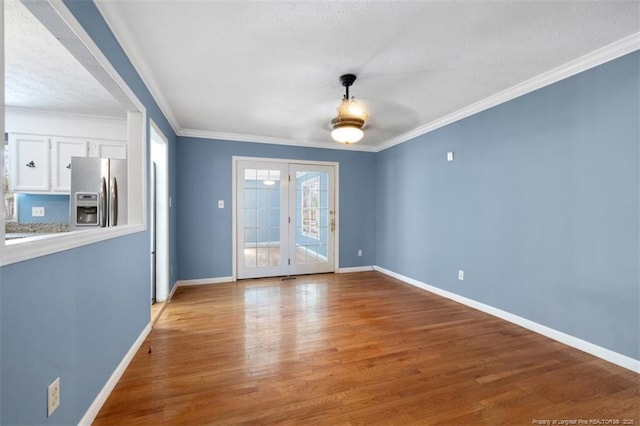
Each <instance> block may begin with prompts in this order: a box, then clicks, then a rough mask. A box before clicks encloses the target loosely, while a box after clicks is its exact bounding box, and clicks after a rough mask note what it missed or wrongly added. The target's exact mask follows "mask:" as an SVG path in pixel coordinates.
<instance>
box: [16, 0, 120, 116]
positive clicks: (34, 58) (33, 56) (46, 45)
mask: <svg viewBox="0 0 640 426" xmlns="http://www.w3.org/2000/svg"><path fill="white" fill-rule="evenodd" d="M4 19H5V22H4V31H5V106H8V107H18V108H28V109H35V110H40V111H52V112H64V113H73V114H83V115H94V116H107V117H124V116H125V108H124V107H123V106H122V105H121V104H120V103H119V102H118V101H116V99H115V98H114V97H113V96H112V95H111V94H110V93H109V92H108V91H107V90H106V89H105V88H104V87H103V86H102V85H100V84H99V83H98V81H97V80H96V79H95V78H94V77H93V76H92V75H91V74H90V73H89V72H88V71H87V70H86V69H85V68H84V67H83V66H82V65H81V64H80V63H79V62H78V60H77V59H76V58H75V57H74V56H73V55H72V54H71V53H69V51H67V50H66V49H65V47H63V46H62V44H61V43H60V42H59V41H58V40H57V39H56V37H54V36H53V35H52V34H51V33H50V32H49V31H48V30H47V29H46V28H45V27H44V26H43V25H42V24H41V23H40V21H38V20H37V19H36V18H35V17H34V16H33V15H32V14H31V12H29V11H28V10H27V9H26V8H25V7H24V5H23V4H22V3H20V2H19V1H18V0H5V1H4Z"/></svg>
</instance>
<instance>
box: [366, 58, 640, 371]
mask: <svg viewBox="0 0 640 426" xmlns="http://www.w3.org/2000/svg"><path fill="white" fill-rule="evenodd" d="M639 64H640V53H638V52H635V53H633V54H629V55H627V56H624V57H622V58H620V59H618V60H615V61H612V62H609V63H606V64H604V65H601V66H599V67H596V68H594V69H591V70H589V71H586V72H583V73H581V74H578V75H576V76H574V77H571V78H569V79H566V80H563V81H560V82H558V83H556V84H553V85H551V86H548V87H545V88H543V89H540V90H538V91H535V92H533V93H530V94H528V95H526V96H522V97H520V98H518V99H515V100H513V101H511V102H508V103H505V104H502V105H499V106H497V107H494V108H491V109H490V110H487V111H484V112H482V113H479V114H476V115H474V116H472V117H469V118H467V119H464V120H462V121H459V122H456V123H454V124H451V125H449V126H446V127H444V128H441V129H439V130H436V131H434V132H432V133H429V134H426V135H423V136H420V137H418V138H416V139H414V140H412V141H410V142H407V143H404V144H401V145H398V146H395V147H393V148H390V149H388V150H385V151H383V152H381V153H379V154H378V156H377V159H376V160H377V174H376V176H377V180H376V189H377V196H376V262H377V264H378V265H379V266H382V267H383V268H386V269H389V270H392V271H394V272H396V273H399V274H402V275H404V276H407V277H410V278H413V279H415V280H418V281H421V282H423V283H427V284H429V285H432V286H436V287H439V288H442V289H445V290H447V291H450V292H453V293H456V294H459V295H462V296H465V297H467V298H470V299H473V300H476V301H479V302H482V303H485V304H487V305H490V306H493V307H497V308H499V309H502V310H504V311H507V312H510V313H513V314H516V315H519V316H521V317H524V318H527V319H529V320H532V321H535V322H537V323H539V324H543V325H546V326H548V327H551V328H553V329H556V330H559V331H562V332H565V333H567V334H569V335H572V336H575V337H578V338H580V339H584V340H586V341H588V342H591V343H594V344H596V345H599V346H602V347H605V348H607V349H610V350H613V351H615V352H618V353H621V354H623V355H627V356H629V357H632V358H635V359H640V353H639V351H640V337H639V336H640V326H639V321H640V319H639V317H638V306H640V297H639V292H640V288H639V285H638V283H639V282H640V280H639V271H638V268H639V259H640V252H639V223H638V222H639V217H640V211H639V205H638V204H639V193H640V186H639V175H638V169H639V141H640V134H639V132H640V131H639V126H638V117H640V107H639V105H638V103H639V98H638V88H639V87H640V81H639V76H640V69H639V68H640V66H639ZM447 151H453V152H454V161H453V162H447V160H446V153H447ZM458 270H464V281H460V280H458Z"/></svg>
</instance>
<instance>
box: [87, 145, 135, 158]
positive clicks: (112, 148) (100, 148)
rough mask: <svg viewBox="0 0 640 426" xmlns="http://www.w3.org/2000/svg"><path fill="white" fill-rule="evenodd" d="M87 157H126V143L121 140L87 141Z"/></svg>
mask: <svg viewBox="0 0 640 426" xmlns="http://www.w3.org/2000/svg"><path fill="white" fill-rule="evenodd" d="M89 157H97V158H119V159H121V160H126V159H127V143H126V142H121V141H100V142H96V141H94V142H89Z"/></svg>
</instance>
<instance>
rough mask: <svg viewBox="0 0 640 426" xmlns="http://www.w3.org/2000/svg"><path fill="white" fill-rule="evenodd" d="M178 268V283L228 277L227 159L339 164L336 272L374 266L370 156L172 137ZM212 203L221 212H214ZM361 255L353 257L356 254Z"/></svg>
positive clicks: (229, 215)
mask: <svg viewBox="0 0 640 426" xmlns="http://www.w3.org/2000/svg"><path fill="white" fill-rule="evenodd" d="M177 146H178V165H177V174H178V176H180V179H179V180H178V188H177V200H178V205H179V206H180V212H179V215H178V229H179V233H178V264H179V265H180V275H179V278H180V279H181V280H192V279H203V278H218V277H229V276H231V274H232V267H233V265H232V254H233V245H232V232H233V229H232V208H231V200H232V189H233V188H232V157H233V156H241V157H262V158H280V159H290V160H311V161H333V162H338V163H339V164H340V187H339V190H340V198H339V201H340V216H339V218H338V221H339V226H340V246H339V251H340V253H339V256H340V259H339V264H340V267H341V268H347V267H356V266H367V265H373V264H374V263H375V259H376V255H375V234H376V230H375V214H374V207H375V197H376V194H375V182H374V176H375V155H376V154H374V153H367V152H357V151H348V150H332V149H318V148H303V147H293V146H284V145H268V144H260V143H247V142H232V141H222V140H210V139H199V138H188V137H179V138H178V143H177ZM217 200H224V203H225V208H224V209H218V207H217ZM359 249H362V250H363V255H362V256H361V257H358V255H357V254H358V250H359Z"/></svg>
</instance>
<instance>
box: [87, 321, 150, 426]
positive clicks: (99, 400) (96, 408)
mask: <svg viewBox="0 0 640 426" xmlns="http://www.w3.org/2000/svg"><path fill="white" fill-rule="evenodd" d="M150 332H151V323H149V324H147V326H146V327H145V328H144V330H142V333H140V335H139V336H138V338H137V339H136V341H135V342H133V345H132V346H131V348H130V349H129V351H128V352H127V353H126V355H125V356H124V358H122V361H120V364H118V366H117V367H116V369H115V370H114V372H113V373H112V374H111V377H109V380H107V383H105V385H104V386H103V387H102V390H100V393H98V396H96V399H94V400H93V403H92V404H91V406H90V407H89V409H88V410H87V412H86V413H85V414H84V416H82V419H80V422H79V423H78V425H80V426H84V425H87V426H89V425H91V423H93V421H94V420H95V418H96V416H97V415H98V413H99V412H100V409H101V408H102V406H103V405H104V403H105V401H106V400H107V398H108V397H109V395H110V394H111V391H113V388H115V387H116V385H117V384H118V380H120V377H122V374H123V373H124V371H125V370H126V369H127V367H128V366H129V363H130V362H131V360H132V359H133V357H134V355H135V354H136V352H138V349H140V346H142V343H144V339H146V338H147V336H148V335H149V333H150Z"/></svg>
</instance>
